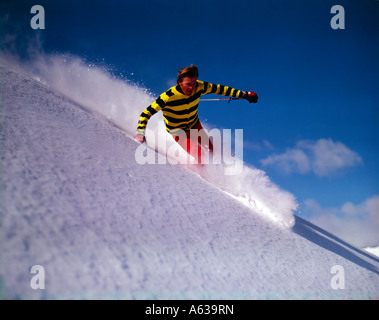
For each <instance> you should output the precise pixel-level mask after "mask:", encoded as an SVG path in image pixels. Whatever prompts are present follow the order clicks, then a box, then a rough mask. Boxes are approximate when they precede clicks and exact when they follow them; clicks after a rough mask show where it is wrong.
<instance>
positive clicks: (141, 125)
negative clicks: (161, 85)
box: [137, 92, 168, 136]
mask: <svg viewBox="0 0 379 320" xmlns="http://www.w3.org/2000/svg"><path fill="white" fill-rule="evenodd" d="M167 98H168V92H165V93H162V94H161V95H160V96H159V98H158V99H157V100H155V101H154V102H153V103H152V104H151V105H150V106H148V107H147V108H146V109H145V110H143V111H142V113H141V115H140V117H139V120H138V126H137V135H140V136H144V135H145V131H146V126H147V123H148V121H149V119H150V118H151V117H152V116H153V115H154V114H156V113H157V112H158V111H159V110H162V109H163V108H164V107H165V106H166V101H167Z"/></svg>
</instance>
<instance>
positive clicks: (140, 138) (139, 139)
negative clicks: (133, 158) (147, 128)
mask: <svg viewBox="0 0 379 320" xmlns="http://www.w3.org/2000/svg"><path fill="white" fill-rule="evenodd" d="M134 140H136V141H137V142H139V143H144V142H146V139H145V136H143V135H142V134H136V135H135V136H134Z"/></svg>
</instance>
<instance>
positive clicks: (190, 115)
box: [137, 80, 243, 135]
mask: <svg viewBox="0 0 379 320" xmlns="http://www.w3.org/2000/svg"><path fill="white" fill-rule="evenodd" d="M209 93H214V94H220V95H223V96H228V97H239V98H241V97H242V96H243V92H242V91H240V90H237V89H233V88H230V87H227V86H223V85H220V84H218V85H216V84H212V83H208V82H203V81H199V80H197V83H196V88H195V90H194V92H193V94H192V95H191V96H187V95H185V94H184V93H183V91H182V89H181V88H180V86H179V85H177V86H174V87H172V88H170V89H168V90H167V91H166V92H164V93H162V94H161V95H160V96H159V98H158V99H157V100H156V101H154V102H153V103H152V104H151V105H150V106H148V107H147V108H146V109H145V110H144V111H143V112H142V113H141V116H140V117H139V121H138V128H137V134H139V135H145V130H146V126H147V122H148V121H149V119H150V118H151V117H152V116H153V115H154V114H156V113H157V112H158V111H159V110H162V113H163V118H164V121H165V123H166V129H167V131H168V132H169V133H175V131H177V130H178V129H181V130H190V129H191V128H193V127H195V126H196V125H197V123H198V122H199V117H198V114H197V109H198V106H199V100H200V97H201V96H202V95H204V94H209Z"/></svg>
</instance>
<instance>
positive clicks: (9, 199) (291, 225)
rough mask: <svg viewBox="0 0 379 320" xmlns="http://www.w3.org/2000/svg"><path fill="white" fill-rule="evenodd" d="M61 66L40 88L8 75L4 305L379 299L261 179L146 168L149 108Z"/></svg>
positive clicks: (376, 277)
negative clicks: (143, 143) (143, 154)
mask: <svg viewBox="0 0 379 320" xmlns="http://www.w3.org/2000/svg"><path fill="white" fill-rule="evenodd" d="M57 61H58V60H53V62H54V63H58V62H57ZM54 63H52V64H49V63H47V62H46V61H45V63H43V64H40V65H39V67H40V68H41V66H42V67H43V66H44V65H45V70H42V71H41V69H39V73H38V75H39V78H38V80H39V81H36V80H35V79H32V78H31V77H29V76H26V75H23V74H21V71H20V70H17V68H15V67H13V68H12V69H14V70H16V71H17V72H14V71H11V69H10V68H9V67H5V66H2V67H0V80H1V81H0V92H1V96H0V99H1V100H0V101H1V102H0V103H1V111H0V119H1V154H0V156H1V164H2V166H1V170H2V172H1V177H2V180H1V182H0V183H1V185H0V188H1V189H0V190H1V194H0V197H1V213H2V214H1V229H0V231H1V233H0V239H1V242H0V245H1V257H0V258H1V260H0V263H1V264H0V266H1V268H0V277H1V278H0V296H1V297H2V298H5V299H68V298H70V299H95V298H96V299H98V298H102V299H111V298H112V299H277V298H280V299H378V298H379V259H378V258H376V257H374V256H373V255H370V254H369V253H367V252H364V251H362V250H360V249H358V248H355V247H354V246H352V245H350V244H348V243H346V242H344V241H342V240H341V239H339V238H337V237H335V236H334V235H332V234H330V233H328V232H326V231H325V230H323V229H321V228H318V227H316V226H315V225H313V224H311V223H309V222H308V221H306V220H304V219H302V218H300V217H298V216H296V215H294V210H295V209H296V201H295V200H294V197H293V196H292V195H291V194H289V193H287V192H285V191H282V190H280V189H279V188H278V187H277V186H275V185H274V184H272V183H271V182H270V181H269V179H268V177H267V176H266V175H265V174H264V172H261V171H259V170H256V169H253V168H248V167H246V166H244V172H243V173H242V175H240V176H229V177H228V178H224V177H222V176H221V175H220V174H218V175H217V174H215V173H214V172H213V171H212V170H210V172H207V173H206V174H205V177H206V180H205V179H202V178H200V177H199V176H198V175H197V174H196V173H194V172H192V171H190V170H188V168H186V167H185V166H181V165H171V164H170V163H166V164H165V165H162V164H152V165H148V164H147V165H139V164H138V163H137V162H136V159H135V153H136V149H137V148H138V147H139V144H138V143H136V142H135V141H134V140H133V139H132V138H131V135H132V134H133V133H134V130H135V126H136V121H137V120H136V119H138V114H139V112H140V111H141V109H142V108H143V107H146V105H147V103H149V101H150V100H152V99H151V97H149V96H148V95H147V94H146V92H143V90H141V89H139V88H137V87H133V86H132V85H125V84H122V81H119V82H117V81H116V80H115V79H111V78H110V77H109V76H107V75H106V74H105V73H101V72H98V71H96V70H95V71H96V72H95V73H92V69H91V70H89V71H88V72H89V73H91V77H92V80H93V83H92V85H90V84H88V83H87V82H88V81H87V80H88V79H89V77H85V79H83V75H84V73H83V63H82V62H79V63H78V64H77V65H74V64H73V63H72V62H70V64H68V66H67V67H66V71H67V70H69V69H70V68H71V71H74V72H72V74H76V75H78V74H79V75H80V76H79V77H76V78H73V79H71V83H70V81H68V80H67V73H65V74H64V75H62V74H61V75H59V72H60V73H62V72H63V69H62V68H61V66H59V67H58V68H54ZM35 66H36V65H34V67H35ZM21 69H22V68H21ZM23 71H25V70H23ZM58 71H59V72H58ZM71 71H70V72H71ZM49 77H50V78H49ZM91 77H90V78H91ZM81 79H82V80H81ZM59 80H61V81H65V84H64V85H62V84H59V85H57V83H58V82H59ZM101 83H102V86H100V84H101ZM117 84H118V85H119V87H118V86H117ZM85 85H88V86H89V87H88V88H87V89H86V88H84V86H85ZM94 85H95V87H96V86H98V87H97V88H96V89H95V88H94ZM74 87H76V88H77V89H81V92H82V93H80V90H77V91H75V90H74ZM69 88H71V90H69ZM64 89H66V90H64ZM105 89H109V90H111V92H112V93H113V94H111V95H110V91H109V90H105ZM115 91H119V95H118V96H116V97H114V94H115ZM91 93H92V95H91ZM100 95H102V97H103V98H101V97H100ZM95 98H96V99H95ZM101 99H103V100H101ZM117 99H120V100H119V101H118V100H117ZM96 101H97V102H96ZM106 101H108V103H109V104H110V105H109V108H110V110H111V111H110V113H109V114H108V115H107V114H105V112H104V110H109V108H104V104H105V102H106ZM110 101H111V102H110ZM132 104H138V108H134V109H133V108H131V107H130V108H129V109H128V108H127V109H122V108H121V107H120V106H121V105H127V106H128V105H129V106H130V105H132ZM142 104H143V105H142ZM94 106H96V107H97V108H100V109H97V110H96V109H95V107H94ZM112 106H113V107H112ZM138 110H139V112H138ZM112 112H113V113H112ZM149 126H150V123H149ZM152 127H154V124H153V123H152ZM225 179H226V180H225ZM249 179H251V180H249ZM238 181H242V183H240V184H239V185H238V184H237V182H238ZM260 183H261V188H259V187H260ZM244 188H245V189H244ZM225 189H226V191H227V192H225V191H223V190H225ZM254 197H256V198H254ZM35 265H41V266H42V267H43V268H44V270H45V289H38V290H35V289H32V287H31V279H32V278H33V276H34V274H32V273H31V268H32V267H33V266H35ZM336 266H339V268H342V270H343V273H341V272H340V273H339V274H337V273H336V272H335V271H333V270H335V269H334V268H335V267H336ZM339 270H341V269H339ZM336 276H340V277H341V276H342V278H339V279H340V283H341V281H342V282H343V285H344V288H342V289H336V288H335V286H334V285H333V283H335V279H336V278H335V277H336ZM341 279H342V280H341Z"/></svg>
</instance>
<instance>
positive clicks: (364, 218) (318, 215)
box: [302, 195, 379, 248]
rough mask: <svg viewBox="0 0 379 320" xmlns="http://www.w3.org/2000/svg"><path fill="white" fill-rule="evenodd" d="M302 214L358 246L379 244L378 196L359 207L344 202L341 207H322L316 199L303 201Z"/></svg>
mask: <svg viewBox="0 0 379 320" xmlns="http://www.w3.org/2000/svg"><path fill="white" fill-rule="evenodd" d="M302 212H303V213H304V214H306V216H310V218H309V220H310V221H311V222H312V223H314V224H316V225H318V226H319V227H321V228H323V229H325V230H327V231H329V232H331V233H333V234H335V235H336V236H338V237H340V238H341V239H343V240H346V241H348V242H350V243H351V244H353V245H356V246H358V247H361V248H363V247H370V246H377V245H378V244H379V196H378V195H375V196H373V197H371V198H369V199H367V200H365V201H363V202H362V203H360V204H358V205H354V204H353V203H351V202H347V203H345V204H344V205H342V206H341V208H322V207H321V206H320V205H319V204H318V203H317V201H315V200H306V201H305V202H304V205H303V208H302Z"/></svg>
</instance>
